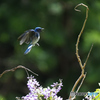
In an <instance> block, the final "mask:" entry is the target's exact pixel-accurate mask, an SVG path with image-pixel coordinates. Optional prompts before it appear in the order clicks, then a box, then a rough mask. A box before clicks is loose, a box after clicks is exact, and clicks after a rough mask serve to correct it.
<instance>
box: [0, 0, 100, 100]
mask: <svg viewBox="0 0 100 100" xmlns="http://www.w3.org/2000/svg"><path fill="white" fill-rule="evenodd" d="M79 3H84V4H86V5H88V7H89V17H88V20H87V23H86V27H85V30H84V33H83V35H82V37H81V40H80V43H79V54H80V56H81V59H82V62H83V63H84V61H85V59H86V57H87V54H88V52H89V49H90V47H91V45H92V44H94V46H93V49H92V52H91V55H90V57H89V60H88V62H87V65H86V69H85V71H86V72H87V76H86V78H85V80H84V83H83V85H82V87H81V89H80V92H87V91H90V92H93V91H95V89H96V88H98V87H99V86H98V82H100V78H99V75H100V0H81V2H80V0H0V74H1V73H2V72H3V71H5V70H7V69H11V68H14V67H17V66H18V65H23V66H25V67H27V68H29V69H30V70H32V71H33V72H35V73H37V74H38V75H39V76H38V77H37V76H35V78H36V79H37V80H38V81H39V82H40V84H41V85H42V86H43V87H47V86H49V85H50V84H52V83H53V82H56V81H59V79H63V85H64V86H63V88H62V90H61V91H60V93H59V94H58V95H60V96H61V97H63V98H64V99H66V98H68V96H69V94H70V91H71V89H72V87H73V85H74V83H75V81H76V80H77V78H78V77H79V75H80V74H81V69H80V66H79V64H78V61H77V58H76V55H75V52H76V51H75V44H76V40H77V37H78V34H79V32H80V30H81V28H82V25H83V22H84V19H85V13H86V12H85V11H86V8H85V7H83V6H81V7H78V8H79V9H81V10H82V11H81V13H80V12H76V11H75V10H74V7H75V6H76V5H77V4H79ZM37 26H40V27H43V28H45V30H44V31H43V32H42V33H41V39H40V41H39V44H40V46H39V47H38V46H35V47H34V48H32V50H31V52H30V53H29V54H27V55H24V51H25V50H26V48H27V47H28V45H27V44H23V45H22V46H20V45H19V41H18V40H17V38H18V37H19V36H20V35H21V34H22V33H23V32H24V31H26V30H28V29H34V28H35V27H37ZM29 74H30V75H31V74H32V73H29ZM26 84H27V74H26V72H25V70H24V69H17V70H16V71H15V72H9V73H6V74H5V75H3V76H2V77H1V78H0V99H2V98H3V100H15V97H17V96H18V97H21V96H25V95H26V94H27V93H28V92H29V90H28V88H27V85H26Z"/></svg>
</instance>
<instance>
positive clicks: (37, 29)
mask: <svg viewBox="0 0 100 100" xmlns="http://www.w3.org/2000/svg"><path fill="white" fill-rule="evenodd" d="M42 30H44V28H41V27H36V28H35V32H41V31H42Z"/></svg>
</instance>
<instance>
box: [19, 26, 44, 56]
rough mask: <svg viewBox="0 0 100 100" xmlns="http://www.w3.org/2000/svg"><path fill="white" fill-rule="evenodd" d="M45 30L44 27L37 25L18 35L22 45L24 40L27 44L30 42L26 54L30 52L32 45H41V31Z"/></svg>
mask: <svg viewBox="0 0 100 100" xmlns="http://www.w3.org/2000/svg"><path fill="white" fill-rule="evenodd" d="M42 30H44V28H41V27H36V28H35V29H29V30H27V31H25V32H24V33H23V34H22V35H20V36H19V37H18V40H19V41H20V45H22V44H23V43H24V42H25V43H26V44H29V46H28V48H27V49H26V51H25V52H24V54H28V53H29V52H30V51H31V49H32V47H33V46H35V45H38V46H39V43H38V41H39V39H40V33H41V32H42Z"/></svg>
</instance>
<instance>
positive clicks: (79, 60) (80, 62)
mask: <svg viewBox="0 0 100 100" xmlns="http://www.w3.org/2000/svg"><path fill="white" fill-rule="evenodd" d="M81 5H82V6H85V7H86V8H87V9H86V18H85V20H84V23H83V26H82V29H81V31H80V34H79V35H78V38H77V42H76V57H77V59H78V62H79V65H80V67H81V69H82V67H83V65H82V61H81V59H80V56H79V53H78V44H79V40H80V37H81V35H82V33H83V30H84V28H85V24H86V21H87V18H88V10H89V8H88V6H87V5H85V4H83V3H80V4H78V5H77V6H76V7H75V10H76V11H80V10H78V9H76V8H77V7H78V6H81Z"/></svg>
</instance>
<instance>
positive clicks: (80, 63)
mask: <svg viewBox="0 0 100 100" xmlns="http://www.w3.org/2000/svg"><path fill="white" fill-rule="evenodd" d="M79 6H84V7H86V8H87V9H86V17H85V20H84V23H83V26H82V29H81V31H80V33H79V35H78V38H77V42H76V57H77V59H78V62H79V65H80V67H81V75H80V77H79V78H78V79H77V81H76V82H75V84H74V86H73V88H72V91H71V92H74V91H75V88H76V87H77V85H78V84H79V82H80V81H81V80H82V81H81V83H80V85H79V86H78V89H77V91H76V92H78V91H79V89H80V87H81V86H82V84H83V81H84V79H85V77H86V74H85V73H84V68H85V66H86V63H87V60H88V58H89V55H90V52H91V50H92V47H93V46H92V47H91V49H90V51H89V54H88V56H87V59H86V61H85V63H84V65H83V64H82V61H81V58H80V56H79V52H78V45H79V40H80V37H81V35H82V33H83V30H84V28H85V24H86V21H87V18H88V10H89V8H88V6H87V5H85V4H83V3H80V4H78V5H77V6H76V7H75V10H76V11H79V12H81V10H79V9H77V7H79ZM69 99H71V96H69Z"/></svg>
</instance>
